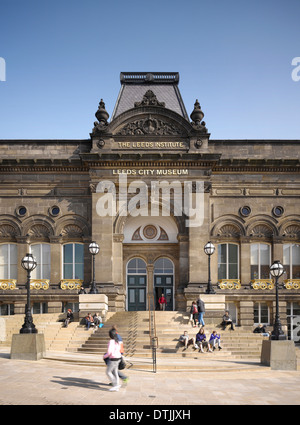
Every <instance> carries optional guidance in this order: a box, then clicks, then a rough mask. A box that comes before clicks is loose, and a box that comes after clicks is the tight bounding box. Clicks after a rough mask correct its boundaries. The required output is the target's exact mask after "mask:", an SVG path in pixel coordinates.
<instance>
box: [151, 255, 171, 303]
mask: <svg viewBox="0 0 300 425" xmlns="http://www.w3.org/2000/svg"><path fill="white" fill-rule="evenodd" d="M153 276H154V301H155V308H156V309H157V310H159V304H158V300H159V298H160V296H161V295H162V294H164V296H165V298H166V300H167V305H166V310H169V311H172V310H173V309H174V264H173V262H172V261H171V260H170V259H169V258H164V257H163V258H158V259H157V260H156V261H155V263H154V274H153Z"/></svg>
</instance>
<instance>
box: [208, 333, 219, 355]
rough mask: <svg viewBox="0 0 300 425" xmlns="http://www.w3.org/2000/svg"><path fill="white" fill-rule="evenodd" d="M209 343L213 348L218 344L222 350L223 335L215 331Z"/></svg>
mask: <svg viewBox="0 0 300 425" xmlns="http://www.w3.org/2000/svg"><path fill="white" fill-rule="evenodd" d="M209 343H210V345H211V346H212V349H213V350H215V349H216V345H217V346H218V349H219V350H222V347H221V335H220V334H218V333H217V331H213V333H212V334H211V336H210V339H209Z"/></svg>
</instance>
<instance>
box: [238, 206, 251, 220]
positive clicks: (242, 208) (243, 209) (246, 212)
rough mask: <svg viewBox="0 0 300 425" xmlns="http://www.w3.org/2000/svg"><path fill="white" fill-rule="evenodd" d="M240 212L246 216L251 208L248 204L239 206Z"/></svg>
mask: <svg viewBox="0 0 300 425" xmlns="http://www.w3.org/2000/svg"><path fill="white" fill-rule="evenodd" d="M240 214H241V215H242V216H243V217H248V216H249V215H250V214H251V208H250V207H248V206H244V207H241V208H240Z"/></svg>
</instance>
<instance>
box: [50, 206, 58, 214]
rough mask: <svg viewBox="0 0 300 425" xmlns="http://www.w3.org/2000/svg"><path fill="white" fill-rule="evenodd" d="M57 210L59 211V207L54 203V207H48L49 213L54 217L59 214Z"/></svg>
mask: <svg viewBox="0 0 300 425" xmlns="http://www.w3.org/2000/svg"><path fill="white" fill-rule="evenodd" d="M59 212H60V209H59V207H57V206H56V205H54V207H51V208H50V214H51V215H52V216H53V217H56V216H57V215H58V214H59Z"/></svg>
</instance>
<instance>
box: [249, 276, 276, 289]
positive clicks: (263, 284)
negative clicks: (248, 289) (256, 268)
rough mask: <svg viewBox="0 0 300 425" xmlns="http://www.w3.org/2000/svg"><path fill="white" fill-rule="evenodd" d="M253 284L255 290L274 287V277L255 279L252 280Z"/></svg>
mask: <svg viewBox="0 0 300 425" xmlns="http://www.w3.org/2000/svg"><path fill="white" fill-rule="evenodd" d="M251 286H252V288H253V289H255V290H259V289H262V290H265V289H274V283H273V280H272V279H253V280H251Z"/></svg>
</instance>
